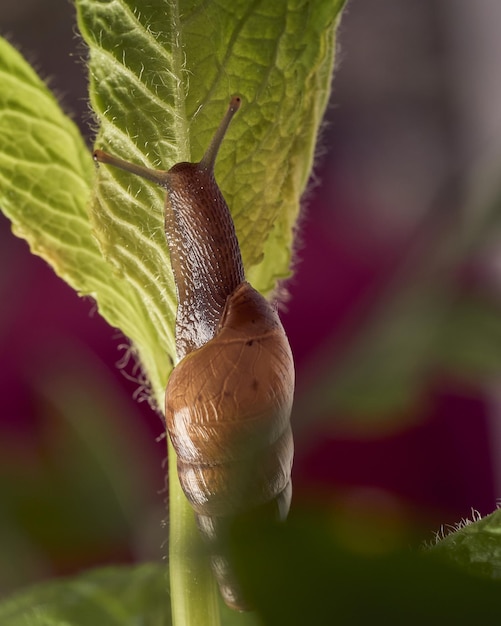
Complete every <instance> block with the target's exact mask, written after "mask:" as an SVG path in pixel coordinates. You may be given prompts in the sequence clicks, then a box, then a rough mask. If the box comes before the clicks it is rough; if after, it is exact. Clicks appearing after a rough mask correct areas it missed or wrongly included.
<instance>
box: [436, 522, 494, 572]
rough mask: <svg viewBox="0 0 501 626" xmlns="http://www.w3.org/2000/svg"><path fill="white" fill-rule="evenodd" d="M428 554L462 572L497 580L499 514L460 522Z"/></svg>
mask: <svg viewBox="0 0 501 626" xmlns="http://www.w3.org/2000/svg"><path fill="white" fill-rule="evenodd" d="M474 518H475V516H474ZM431 552H433V553H436V554H441V555H442V556H444V557H446V558H447V559H449V560H450V561H452V562H454V563H456V564H457V565H459V566H461V567H462V568H464V569H465V570H466V571H469V572H471V573H474V574H479V575H481V576H483V577H486V578H491V579H496V580H501V510H497V511H495V512H494V513H491V515H487V516H486V517H483V518H481V519H478V518H477V519H476V521H474V520H472V521H470V520H462V521H461V522H460V523H459V524H458V525H457V528H456V529H454V530H453V531H452V532H449V534H445V536H444V537H442V538H441V539H439V540H438V541H437V543H436V544H435V545H434V546H433V547H432V548H431Z"/></svg>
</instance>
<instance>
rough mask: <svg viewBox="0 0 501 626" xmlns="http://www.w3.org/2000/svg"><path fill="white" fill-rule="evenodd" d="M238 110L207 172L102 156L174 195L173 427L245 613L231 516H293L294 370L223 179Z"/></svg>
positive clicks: (184, 475)
mask: <svg viewBox="0 0 501 626" xmlns="http://www.w3.org/2000/svg"><path fill="white" fill-rule="evenodd" d="M239 106H240V98H238V97H233V98H232V100H231V102H230V105H229V107H228V110H227V113H226V115H225V117H224V118H223V120H222V122H221V124H220V126H219V128H218V130H217V131H216V133H215V135H214V138H213V140H212V142H211V144H210V146H209V148H208V150H207V152H206V153H205V155H204V156H203V158H202V160H201V161H200V162H199V163H178V164H176V165H174V166H173V167H172V168H171V169H170V170H169V171H167V172H165V171H156V170H150V169H148V168H143V167H141V166H137V165H133V164H130V163H128V162H126V161H122V160H121V159H117V158H116V157H112V156H110V155H108V154H106V153H104V152H102V151H100V150H97V151H96V152H95V153H94V157H95V159H96V160H97V161H99V162H102V163H107V164H110V165H114V166H116V167H120V168H122V169H125V170H127V171H130V172H132V173H134V174H138V175H140V176H143V177H144V178H148V179H149V180H152V181H154V182H156V183H158V184H160V185H161V186H162V187H164V188H165V189H166V190H167V196H166V204H165V233H166V238H167V244H168V246H169V251H170V258H171V263H172V269H173V273H174V280H175V283H176V292H177V300H178V309H177V314H176V352H177V356H178V359H179V362H178V364H177V365H176V367H175V368H174V370H173V372H172V374H171V376H170V378H169V381H168V384H167V389H166V395H165V417H166V426H167V431H168V433H169V436H170V438H171V441H172V444H173V447H174V449H175V451H176V454H177V468H178V476H179V481H180V483H181V487H182V489H183V492H184V493H185V495H186V497H187V498H188V500H189V502H190V504H191V506H192V507H193V509H194V512H195V516H196V519H197V524H198V527H199V530H200V532H201V534H202V536H203V537H204V539H205V540H206V542H207V543H208V545H209V548H210V553H211V561H212V569H213V571H214V573H215V575H216V578H217V580H218V584H219V588H220V590H221V593H222V595H223V598H224V600H225V602H226V603H227V604H228V605H229V606H231V607H233V608H237V609H240V610H245V609H246V608H248V603H247V601H246V599H245V597H244V596H243V594H242V591H241V590H240V588H239V585H238V581H236V580H235V578H234V576H233V573H232V566H231V559H230V556H229V555H228V554H227V553H226V549H225V543H226V533H227V531H228V528H229V525H230V524H231V521H232V520H233V519H235V518H237V517H239V516H242V515H245V514H246V513H247V512H248V511H253V510H259V509H260V508H262V507H266V509H267V510H270V511H271V512H272V515H273V516H274V517H275V518H276V519H280V520H281V519H285V517H286V516H287V513H288V510H289V506H290V498H291V479H290V475H291V468H292V459H293V441H292V431H291V427H290V413H291V409H292V401H293V393H294V364H293V358H292V353H291V350H290V346H289V342H288V340H287V337H286V334H285V331H284V329H283V327H282V324H281V322H280V319H279V317H278V314H277V312H276V309H275V308H274V306H272V305H271V304H270V303H269V302H268V301H267V300H266V299H265V298H264V297H263V296H262V295H261V294H259V293H258V292H257V291H256V290H255V289H254V288H253V287H252V286H251V285H250V284H249V283H248V282H247V281H246V280H245V274H244V269H243V263H242V257H241V253H240V248H239V245H238V240H237V237H236V233H235V228H234V224H233V220H232V218H231V214H230V211H229V209H228V206H227V204H226V202H225V200H224V198H223V196H222V194H221V191H220V190H219V187H218V186H217V183H216V181H215V178H214V163H215V159H216V155H217V151H218V149H219V146H220V144H221V141H222V139H223V137H224V134H225V132H226V130H227V128H228V125H229V123H230V121H231V119H232V117H233V115H234V114H235V112H236V111H237V110H238V108H239Z"/></svg>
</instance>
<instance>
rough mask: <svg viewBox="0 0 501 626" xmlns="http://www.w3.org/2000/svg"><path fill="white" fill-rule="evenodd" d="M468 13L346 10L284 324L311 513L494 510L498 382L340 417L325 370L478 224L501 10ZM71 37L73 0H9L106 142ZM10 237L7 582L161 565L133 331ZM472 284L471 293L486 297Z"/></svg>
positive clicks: (159, 519)
mask: <svg viewBox="0 0 501 626" xmlns="http://www.w3.org/2000/svg"><path fill="white" fill-rule="evenodd" d="M468 5H469V3H468V2H466V1H459V0H456V2H454V3H453V2H450V1H449V2H447V1H436V0H409V1H408V2H405V3H402V2H399V1H398V0H380V2H378V3H372V2H363V1H362V0H352V2H350V3H349V8H348V11H347V13H346V15H345V17H344V20H343V22H342V26H341V29H340V37H339V40H340V46H341V47H340V51H339V55H338V66H339V67H338V70H337V73H336V76H335V80H334V89H333V94H332V104H331V106H330V108H329V111H328V114H327V122H326V124H325V128H324V130H323V133H322V140H321V150H320V152H321V156H319V159H318V164H317V167H316V179H317V180H318V181H319V184H318V185H315V186H312V190H311V191H310V193H309V197H308V201H307V202H306V203H305V210H304V215H303V218H302V228H301V234H300V245H299V246H298V248H299V249H298V255H297V263H296V272H295V274H294V277H293V279H292V280H291V281H290V283H289V284H288V288H289V292H290V298H289V300H288V301H287V302H286V303H285V305H284V312H283V315H282V318H283V321H284V325H285V326H286V329H287V331H288V334H289V338H290V342H291V345H292V348H293V351H294V353H295V358H296V363H297V379H298V392H297V394H298V400H299V402H298V408H297V409H296V412H295V414H294V423H295V427H296V430H297V436H296V448H297V453H296V461H295V466H294V485H295V496H294V498H295V499H294V503H301V502H308V501H309V500H311V499H314V498H316V497H318V498H323V499H324V500H326V501H332V503H333V506H334V505H335V506H336V507H339V508H340V509H341V510H343V511H347V512H348V513H347V514H348V515H351V514H352V513H353V512H355V514H356V513H357V512H359V513H360V514H361V515H362V516H363V515H365V514H369V515H376V516H382V517H384V518H385V520H386V523H388V524H390V525H391V526H392V527H393V528H394V529H395V532H396V533H397V534H400V535H401V537H402V541H404V542H408V541H416V542H420V541H424V540H432V538H433V532H434V531H437V530H439V528H440V526H441V525H442V524H445V525H446V524H453V523H455V522H457V521H459V519H460V518H462V517H465V516H471V509H472V508H475V509H477V510H479V511H480V512H481V513H482V514H486V513H488V512H490V511H492V510H493V509H494V508H495V506H496V499H497V498H498V497H499V486H500V475H499V472H500V465H499V460H498V456H499V452H498V448H499V432H498V430H497V429H496V424H497V423H498V421H499V402H498V400H497V398H498V397H499V394H498V387H499V382H496V380H495V379H494V380H492V379H490V380H489V381H488V383H489V384H486V383H485V381H480V382H479V380H478V379H475V378H471V379H470V378H468V377H464V376H463V377H462V376H457V375H455V374H454V372H450V371H448V370H447V369H446V368H442V367H440V368H437V369H436V370H435V371H432V372H429V375H428V374H427V375H426V376H425V377H423V380H422V384H421V386H420V393H419V396H418V398H417V399H416V400H415V401H413V402H412V404H411V405H409V406H399V407H397V408H396V409H395V410H392V411H390V412H389V413H388V414H384V413H382V414H378V415H377V416H376V417H374V416H373V417H372V418H371V419H370V420H365V419H364V416H363V415H351V414H350V413H349V412H348V413H344V412H343V411H342V410H339V409H337V410H335V411H333V414H332V415H325V414H323V412H322V410H320V409H318V404H317V403H315V402H313V401H312V400H311V398H312V397H313V396H312V393H313V394H314V389H315V388H314V381H315V377H316V376H317V374H318V372H323V373H324V375H326V376H327V379H328V378H329V371H330V370H329V367H331V366H332V367H334V366H335V367H341V368H342V367H343V355H344V354H346V351H347V350H348V351H349V349H350V346H352V345H353V344H354V342H356V341H357V339H358V338H359V337H360V336H361V333H362V332H363V329H364V328H366V327H367V325H369V324H370V322H371V319H373V315H374V313H375V312H377V311H380V310H381V306H382V304H384V301H385V298H387V297H388V293H389V289H390V288H391V286H392V285H393V284H394V282H393V281H394V280H395V276H396V275H398V274H399V272H400V271H401V269H402V267H404V266H409V267H410V269H409V272H408V281H410V282H411V283H412V280H414V278H415V276H416V274H415V272H414V270H413V268H415V267H419V266H420V263H421V262H422V258H423V256H424V257H426V256H427V255H428V254H429V251H430V250H433V249H434V246H436V244H437V237H438V239H439V244H440V242H441V241H442V239H441V238H440V237H441V233H443V232H444V231H443V230H442V229H443V222H444V220H446V223H449V221H450V222H452V223H454V221H455V220H459V219H460V213H459V211H460V210H461V208H462V206H461V205H462V204H463V203H464V198H465V195H466V194H467V188H468V183H469V180H470V177H471V175H472V173H473V172H477V171H479V170H481V171H484V170H486V169H488V168H489V167H491V168H495V166H496V164H497V161H496V159H497V153H498V148H499V145H500V140H501V136H500V134H501V124H499V122H500V119H499V113H498V112H499V111H501V105H500V94H499V93H496V90H499V88H498V86H496V85H495V82H496V81H495V80H493V79H492V76H493V74H492V72H493V71H494V70H495V64H494V63H493V59H497V61H498V62H499V60H500V59H501V49H500V48H501V46H500V44H499V42H498V37H497V34H496V33H493V32H491V31H492V30H493V29H492V27H491V26H490V25H491V24H492V23H496V20H495V19H494V15H493V14H492V13H494V14H495V15H497V17H498V18H501V15H499V13H500V12H501V11H500V9H501V7H496V6H494V5H493V3H489V2H487V1H481V2H478V3H475V9H474V10H473V9H471V8H469V6H468ZM482 18H483V19H482ZM497 23H499V21H498V22H497ZM74 32H75V25H74V15H73V10H72V7H71V4H70V3H68V2H61V0H44V1H42V0H7V1H6V0H3V2H2V5H1V7H0V33H1V34H3V35H6V36H7V37H8V38H9V39H10V40H11V41H12V42H13V43H15V44H16V45H17V46H18V47H19V48H20V49H21V50H22V51H23V52H24V53H25V54H26V56H27V57H28V59H30V60H31V61H33V62H34V64H35V65H36V67H37V68H38V69H39V70H40V72H41V74H42V75H43V76H45V77H48V78H49V82H50V84H51V86H52V87H53V89H54V90H55V91H56V93H58V94H60V96H61V101H62V103H63V105H64V107H65V109H66V110H67V111H68V112H70V113H71V114H72V116H73V117H74V119H75V120H76V122H77V123H78V124H79V126H80V127H81V129H82V132H84V133H85V134H86V136H87V137H88V138H89V145H90V143H91V140H92V138H91V133H90V131H89V126H88V123H89V114H88V111H87V105H86V101H85V99H86V85H85V82H86V81H85V73H84V67H83V64H82V62H81V59H82V57H83V56H84V55H85V51H84V49H83V47H82V44H81V43H80V42H79V41H78V38H77V36H76V35H75V34H74ZM465 33H467V34H468V36H467V38H466V37H465ZM477 44H478V45H477ZM466 48H468V50H466ZM496 55H497V57H496ZM489 72H491V73H489ZM489 89H490V91H489ZM493 102H494V104H493ZM495 105H497V108H496V106H495ZM445 232H447V231H445ZM0 238H1V245H0V258H1V263H0V294H1V302H2V307H1V309H0V346H1V355H2V361H1V363H0V368H1V371H0V388H1V396H2V408H1V409H0V490H1V491H0V554H2V558H1V559H0V592H1V591H6V590H9V589H12V588H14V587H17V586H20V585H23V584H27V583H29V582H32V581H35V580H40V579H43V578H47V577H49V576H54V575H60V574H67V573H71V572H74V571H78V570H80V569H83V568H86V567H91V566H95V565H99V564H102V563H119V562H129V561H133V560H144V559H160V558H162V557H163V556H164V554H165V545H164V544H165V536H166V532H167V531H166V527H165V523H164V522H165V520H166V518H167V511H166V508H165V504H164V498H165V494H164V475H165V466H164V461H165V455H166V454H165V448H166V446H165V440H163V439H162V438H161V435H162V423H161V421H160V419H159V417H158V416H157V415H155V414H154V413H153V412H152V411H151V409H150V408H149V407H148V406H147V405H146V403H139V402H138V401H137V399H136V398H135V392H136V391H137V389H138V384H137V382H134V380H132V379H133V378H134V377H135V373H134V370H133V363H131V362H129V363H128V364H127V365H126V366H125V369H124V368H119V367H117V363H118V362H119V361H120V360H121V359H122V358H123V357H124V356H126V349H124V347H123V346H124V344H126V341H125V339H124V338H123V337H122V336H121V335H120V333H118V332H117V331H116V330H114V329H111V328H110V327H108V326H107V324H106V323H105V322H104V321H103V320H101V319H100V317H99V315H98V314H97V312H96V310H95V307H94V304H93V302H92V301H90V300H89V299H80V298H78V297H77V296H76V295H75V294H74V293H73V292H72V290H71V289H70V288H69V287H68V286H66V285H65V284H64V283H63V282H62V281H60V280H59V279H58V278H57V277H56V276H55V275H54V274H53V273H52V271H51V270H50V269H49V268H48V267H47V266H46V264H45V263H44V262H43V261H41V260H40V259H38V258H35V257H33V256H31V255H30V254H29V251H28V248H27V245H26V244H25V243H24V242H23V241H21V240H18V239H16V238H15V237H14V236H13V235H12V234H11V232H10V227H9V224H8V222H7V220H5V219H4V218H2V219H1V220H0ZM409 257H411V258H410V260H409ZM489 263H491V258H490V257H489V258H488V259H487V262H485V259H484V265H483V274H482V276H484V278H485V275H486V274H488V275H489V276H491V277H492V276H494V277H495V280H494V279H492V280H491V282H490V283H489V285H488V287H489V289H490V290H491V291H492V294H493V295H496V294H497V289H498V287H499V284H498V282H499V281H498V278H496V277H497V274H496V273H495V271H494V269H495V268H494V269H493V268H492V266H491V265H489ZM489 268H491V269H492V271H491V272H490V273H489V272H488V270H489ZM470 269H471V268H470ZM474 269H475V268H474ZM468 276H470V274H468ZM471 276H473V279H471V280H470V281H466V282H465V283H464V285H463V286H464V289H470V288H473V289H477V288H478V284H477V282H478V281H477V279H476V278H475V277H477V276H478V272H477V271H476V270H475V271H473V272H472V273H471ZM404 277H405V274H404ZM413 277H414V278H413ZM496 281H497V282H496ZM484 282H485V281H484ZM397 288H398V283H397ZM482 288H486V287H485V284H483V287H482ZM403 349H404V348H403ZM500 353H501V345H500ZM335 371H336V370H335V369H333V374H332V377H333V380H334V378H335V373H334V372H335ZM326 372H327V374H325V373H326ZM125 374H126V375H125ZM312 390H313V391H312ZM320 404H321V403H320ZM159 438H160V439H159Z"/></svg>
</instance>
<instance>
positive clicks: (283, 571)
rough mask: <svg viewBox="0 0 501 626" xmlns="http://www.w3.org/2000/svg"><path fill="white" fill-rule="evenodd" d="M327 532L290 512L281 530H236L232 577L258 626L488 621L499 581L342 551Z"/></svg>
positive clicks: (322, 520)
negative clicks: (236, 576) (241, 584)
mask: <svg viewBox="0 0 501 626" xmlns="http://www.w3.org/2000/svg"><path fill="white" fill-rule="evenodd" d="M335 529H336V522H335V516H331V515H329V514H328V512H327V511H323V512H322V513H321V514H320V515H315V514H312V513H310V514H307V513H305V512H303V513H298V512H296V514H293V515H292V516H291V518H290V520H289V521H288V522H287V523H286V524H285V525H283V526H281V527H275V528H270V527H269V526H267V525H263V524H259V523H253V524H252V526H249V527H246V528H241V529H239V532H238V533H237V534H236V549H237V550H238V553H239V555H240V558H241V569H240V575H241V576H242V579H243V581H245V584H246V585H247V588H248V592H249V593H250V594H251V597H252V599H253V600H254V601H255V603H256V606H257V607H258V609H259V612H260V614H261V617H262V619H263V623H264V624H266V626H268V625H269V626H271V625H274V626H276V625H278V624H284V625H285V624H286V625H287V626H295V625H297V626H303V625H304V624H339V625H340V626H366V625H367V624H385V625H391V626H397V625H398V626H401V625H402V624H406V625H413V626H414V625H416V626H418V625H419V626H422V625H423V624H461V625H468V626H474V625H475V624H489V623H490V622H491V621H492V619H495V617H493V616H496V615H497V611H498V606H499V597H500V594H501V584H500V583H499V582H497V581H492V580H484V579H481V578H479V577H476V576H471V575H469V574H468V573H465V572H464V571H462V570H461V569H459V568H457V567H455V566H453V565H451V564H450V563H447V562H446V561H444V560H442V559H439V558H433V557H431V556H430V555H429V554H427V553H422V552H420V551H419V552H418V551H416V552H414V551H412V550H411V549H410V548H409V549H407V550H389V551H387V552H382V553H380V554H376V555H374V554H363V553H361V552H360V551H355V550H353V551H350V550H348V549H347V547H346V546H345V545H343V544H342V543H341V542H340V540H339V537H338V536H336V530H335ZM365 543H366V542H365V539H364V540H362V542H361V543H360V544H357V543H356V542H355V543H354V545H364V544H365ZM264 570H266V572H267V575H266V577H265V576H263V571H264Z"/></svg>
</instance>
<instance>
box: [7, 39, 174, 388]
mask: <svg viewBox="0 0 501 626" xmlns="http://www.w3.org/2000/svg"><path fill="white" fill-rule="evenodd" d="M0 78H1V83H2V88H1V89H0V207H1V209H2V211H3V212H4V213H5V215H6V216H7V217H8V218H9V219H10V220H11V222H12V228H13V231H14V233H15V234H16V235H18V236H19V237H22V238H24V239H26V240H27V242H28V244H29V246H30V249H31V251H32V252H33V253H34V254H37V255H39V256H41V257H42V258H43V259H45V260H46V261H47V262H48V263H49V264H50V265H51V266H52V267H53V269H54V271H55V272H56V273H57V274H58V275H59V276H60V277H61V278H63V279H64V280H65V281H66V282H68V283H69V284H70V285H71V286H72V287H73V288H74V289H75V290H76V291H77V292H79V293H80V294H81V295H90V296H92V297H93V298H94V299H95V300H96V301H97V303H98V307H99V311H100V313H101V315H103V317H104V318H105V319H106V320H107V321H108V322H109V323H110V324H111V325H112V326H116V327H118V328H120V329H121V330H122V331H123V332H124V333H125V334H126V335H127V336H128V337H130V338H131V339H132V341H133V343H134V345H135V346H138V349H139V347H140V353H141V361H142V364H143V366H144V368H145V369H146V370H147V371H148V372H149V373H150V375H154V374H155V372H156V369H155V368H156V365H155V359H154V357H153V354H152V348H153V349H154V347H155V346H156V331H155V328H154V327H153V325H152V322H151V319H150V318H149V314H148V311H147V309H146V308H145V306H144V303H143V302H142V301H141V299H140V298H139V296H138V294H137V291H135V290H134V289H133V288H132V287H131V286H130V285H129V284H128V282H127V280H125V279H124V278H123V277H120V276H119V275H118V274H117V272H116V271H115V270H114V268H113V267H112V266H110V265H109V264H108V263H107V262H106V261H105V260H104V258H103V256H102V254H101V252H100V250H99V248H98V246H97V243H96V240H95V237H94V234H93V232H92V227H91V222H90V216H89V212H88V204H89V202H90V198H91V186H92V183H93V179H94V175H95V168H94V165H93V162H92V158H91V155H90V152H89V151H88V149H87V147H86V146H85V143H84V141H83V139H82V137H81V136H80V133H79V131H78V129H77V127H76V126H75V124H74V123H73V122H72V121H71V120H70V119H69V118H68V117H67V116H66V115H65V114H64V113H63V112H62V111H61V109H60V107H59V105H58V103H57V101H56V100H55V98H54V96H53V95H52V94H51V93H50V92H49V90H48V89H47V87H46V85H45V84H44V83H43V81H41V80H40V79H39V78H38V76H37V75H36V74H35V72H34V71H33V70H32V69H31V67H30V66H29V65H28V64H27V63H26V61H24V59H23V58H22V57H21V55H20V54H19V53H18V52H17V51H16V50H14V48H12V46H10V44H8V43H7V42H6V41H5V40H2V39H0ZM171 317H172V314H171ZM157 377H158V374H157ZM165 378H166V373H165V370H164V376H163V379H164V380H165Z"/></svg>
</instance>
